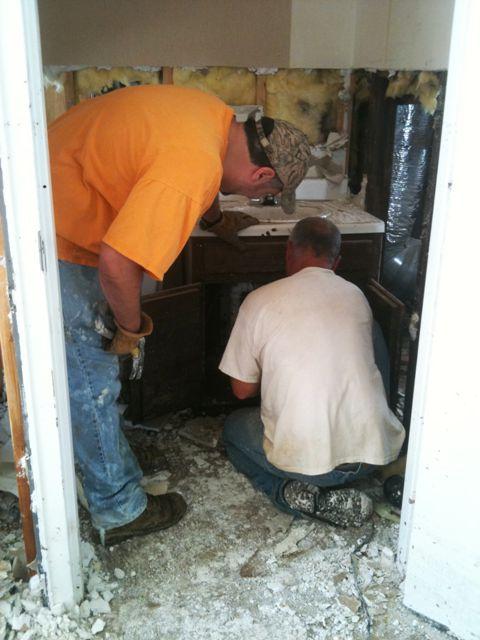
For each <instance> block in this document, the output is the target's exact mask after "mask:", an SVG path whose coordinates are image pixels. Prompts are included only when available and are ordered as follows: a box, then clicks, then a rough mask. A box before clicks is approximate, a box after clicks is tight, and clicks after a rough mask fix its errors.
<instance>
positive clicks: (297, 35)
mask: <svg viewBox="0 0 480 640" xmlns="http://www.w3.org/2000/svg"><path fill="white" fill-rule="evenodd" d="M356 2H357V0H334V1H333V2H332V0H292V28H291V41H290V65H289V66H290V67H300V68H301V67H303V68H310V67H311V68H323V69H348V68H351V67H352V66H353V50H354V43H355V5H356Z"/></svg>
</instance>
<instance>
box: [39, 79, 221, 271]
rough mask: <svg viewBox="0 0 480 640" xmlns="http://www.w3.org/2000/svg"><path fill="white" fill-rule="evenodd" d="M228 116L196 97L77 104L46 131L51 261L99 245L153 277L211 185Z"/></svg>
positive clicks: (132, 92)
mask: <svg viewBox="0 0 480 640" xmlns="http://www.w3.org/2000/svg"><path fill="white" fill-rule="evenodd" d="M232 116H233V111H232V110H231V109H230V108H229V107H227V105H226V104H224V103H223V102H222V101H221V100H219V99H218V98H215V97H213V96H211V95H208V94H206V93H203V92H201V91H198V90H196V89H186V88H181V87H174V86H168V85H164V86H161V85H160V86H158V85H157V86H156V85H150V86H141V87H128V88H125V89H118V90H117V91H114V92H112V93H109V94H106V95H104V96H100V97H98V98H93V99H91V100H87V101H85V102H82V103H80V104H78V105H76V106H75V107H73V108H72V109H70V110H69V111H67V112H66V113H65V114H64V115H62V116H61V117H60V118H58V119H57V120H55V122H53V123H52V124H51V125H50V127H49V145H50V161H51V172H52V183H53V203H54V210H55V224H56V231H57V248H58V257H59V258H60V259H62V260H66V261H67V262H74V263H77V264H85V265H90V266H97V264H98V254H99V251H100V243H101V242H105V243H106V244H108V245H109V246H110V247H112V248H113V249H115V250H116V251H118V252H119V253H121V254H123V255H124V256H126V257H127V258H129V259H130V260H133V261H134V262H136V263H137V264H139V265H141V266H142V267H143V268H144V269H145V270H146V271H148V272H149V273H150V274H152V275H153V276H154V277H156V278H158V279H160V280H161V279H162V278H163V275H164V273H165V271H166V270H167V269H168V267H169V266H170V265H171V264H172V263H173V261H174V260H175V258H176V257H177V256H178V254H179V253H180V251H181V250H182V248H183V247H184V245H185V243H186V242H187V240H188V237H189V235H190V233H191V231H192V229H193V227H194V226H195V223H196V221H197V220H198V218H199V217H200V216H201V215H202V214H203V213H205V211H206V210H207V209H208V208H209V207H210V205H211V204H212V202H213V200H214V198H215V196H216V195H217V193H218V190H219V187H220V181H221V178H222V161H223V158H224V155H225V151H226V147H227V140H228V132H229V129H230V124H231V121H232Z"/></svg>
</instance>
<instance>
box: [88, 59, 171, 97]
mask: <svg viewBox="0 0 480 640" xmlns="http://www.w3.org/2000/svg"><path fill="white" fill-rule="evenodd" d="M158 82H159V75H158V71H141V70H139V69H134V68H133V67H112V68H111V69H97V68H95V67H89V68H88V69H80V70H79V71H76V72H75V89H76V92H77V99H78V101H80V100H85V99H86V98H91V97H93V96H96V95H100V94H101V93H105V92H106V91H108V90H111V89H118V88H120V87H122V86H125V87H128V86H130V85H134V84H158Z"/></svg>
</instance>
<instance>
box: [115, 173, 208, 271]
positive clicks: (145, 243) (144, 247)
mask: <svg viewBox="0 0 480 640" xmlns="http://www.w3.org/2000/svg"><path fill="white" fill-rule="evenodd" d="M202 213H203V205H202V204H201V203H200V202H197V201H195V200H194V199H192V198H190V197H189V196H187V195H185V194H184V193H182V192H181V191H179V190H176V189H175V188H174V187H171V186H168V185H165V184H163V183H162V182H161V181H159V180H143V181H140V182H139V183H137V184H136V185H135V187H134V188H133V189H132V191H131V192H130V195H129V197H128V199H127V200H126V202H125V204H124V205H123V207H122V208H121V209H120V211H119V212H118V214H117V216H116V218H115V220H114V221H113V222H112V224H111V225H110V227H109V228H108V230H107V232H106V234H105V236H104V237H103V238H102V241H103V242H105V243H106V244H108V245H109V246H110V247H112V248H113V249H115V250H116V251H118V252H119V253H121V254H122V255H124V256H126V257H127V258H129V259H130V260H132V261H133V262H136V263H137V264H139V265H140V266H142V267H143V268H144V269H145V270H146V271H148V272H149V273H150V274H152V275H153V276H154V277H155V278H158V279H159V280H161V279H162V278H163V275H164V273H165V272H166V271H167V269H168V268H169V267H170V266H171V265H172V263H173V262H174V261H175V258H176V257H177V256H178V255H179V253H180V251H181V250H182V249H183V247H184V245H185V243H186V242H187V240H188V237H189V236H190V234H191V232H192V230H193V228H194V226H195V223H196V221H197V220H198V218H199V217H200V215H201V214H202Z"/></svg>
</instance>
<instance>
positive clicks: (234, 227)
mask: <svg viewBox="0 0 480 640" xmlns="http://www.w3.org/2000/svg"><path fill="white" fill-rule="evenodd" d="M254 224H258V220H257V218H254V217H253V216H250V215H249V214H248V213H242V212H241V211H228V210H227V211H222V213H221V216H220V219H219V220H217V221H216V222H214V223H211V222H208V221H207V220H204V219H203V218H201V219H200V229H203V230H204V231H211V232H212V233H214V234H215V235H216V236H218V237H219V238H221V239H222V240H224V241H225V242H228V243H229V244H232V245H233V246H234V247H236V248H237V249H240V250H243V249H245V245H244V243H243V242H242V241H241V240H240V238H239V237H238V232H239V231H241V230H242V229H246V228H247V227H251V226H252V225H254Z"/></svg>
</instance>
